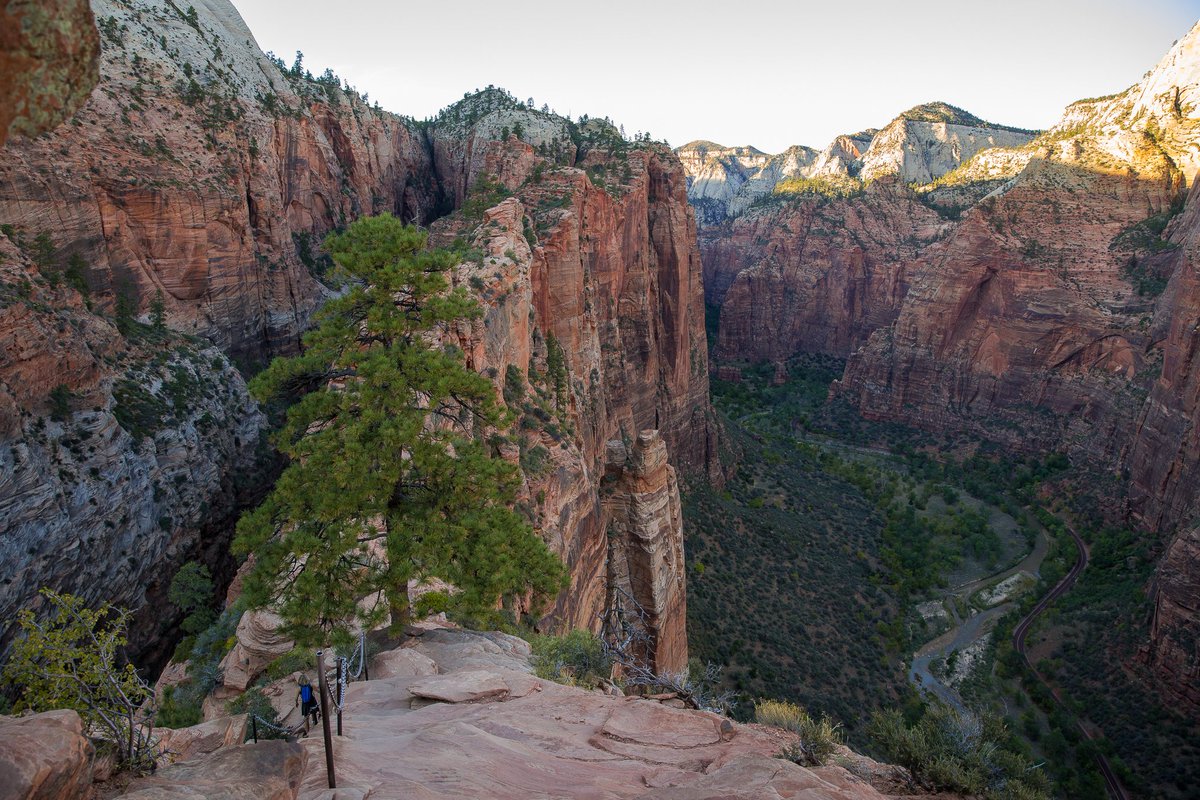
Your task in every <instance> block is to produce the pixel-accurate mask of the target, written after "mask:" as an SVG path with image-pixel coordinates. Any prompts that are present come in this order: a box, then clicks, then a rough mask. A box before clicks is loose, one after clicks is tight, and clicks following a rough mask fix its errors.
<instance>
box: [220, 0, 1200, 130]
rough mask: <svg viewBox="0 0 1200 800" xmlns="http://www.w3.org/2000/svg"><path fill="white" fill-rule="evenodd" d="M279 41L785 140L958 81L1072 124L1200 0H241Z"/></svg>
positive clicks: (268, 39)
mask: <svg viewBox="0 0 1200 800" xmlns="http://www.w3.org/2000/svg"><path fill="white" fill-rule="evenodd" d="M233 3H234V5H235V6H236V7H237V8H238V10H239V11H240V12H241V13H242V16H243V17H244V19H245V20H246V22H247V24H248V25H249V26H250V29H251V30H252V31H253V32H254V35H255V38H256V39H257V40H258V43H259V46H260V47H262V49H263V50H272V51H274V52H275V53H276V54H277V55H279V56H280V57H282V58H283V59H284V61H286V62H287V63H288V64H291V63H292V61H293V59H294V58H295V52H296V51H297V50H301V51H303V52H304V64H305V66H306V67H307V68H308V69H310V70H311V71H312V72H313V74H320V73H321V72H322V71H324V69H325V68H326V67H331V68H333V70H334V72H336V73H337V74H338V75H339V76H341V77H342V78H343V79H344V80H347V81H349V82H350V83H351V84H352V85H353V86H354V87H355V88H357V89H358V90H359V91H360V92H366V93H368V94H369V96H370V99H371V100H372V101H376V100H377V101H379V103H380V105H382V106H383V107H384V108H385V109H387V110H389V111H393V112H395V113H398V114H406V115H408V116H412V117H417V118H423V117H427V116H432V115H433V114H434V113H436V112H437V110H438V109H439V108H441V107H443V106H446V105H448V104H450V103H452V102H454V101H455V100H458V99H460V98H461V97H462V96H463V94H464V93H465V92H470V91H473V90H475V89H477V88H483V87H485V86H487V85H489V84H492V85H495V86H500V87H503V88H505V89H508V90H509V91H511V92H512V93H513V94H514V95H516V96H517V97H518V98H521V99H525V98H527V97H533V98H534V100H535V102H536V103H537V105H538V107H539V108H540V107H541V106H542V104H543V103H547V104H549V105H550V107H551V108H552V109H554V110H555V111H557V112H558V113H560V114H570V115H571V116H572V117H576V118H577V117H578V116H579V115H580V114H588V115H590V116H595V117H603V116H608V117H610V118H612V120H613V121H614V122H616V123H618V124H622V125H624V126H625V130H626V132H627V134H629V135H630V136H632V135H633V134H634V133H636V132H638V131H648V132H649V133H650V134H651V135H652V136H654V138H656V139H666V140H668V141H669V142H670V143H671V144H672V145H673V146H678V145H681V144H684V143H686V142H688V141H691V140H693V139H708V140H711V141H715V142H718V143H720V144H724V145H745V144H749V145H754V146H756V147H758V148H759V149H761V150H765V151H767V152H771V153H776V152H780V151H782V150H784V149H785V148H787V147H788V146H790V145H793V144H806V145H809V146H812V147H818V148H819V147H823V146H824V145H826V144H828V143H829V141H831V140H832V139H833V137H835V136H837V135H838V134H841V133H852V132H855V131H859V130H862V129H864V128H869V127H876V128H877V127H882V126H883V125H885V124H887V123H888V122H889V121H890V120H891V119H893V118H894V117H895V116H896V115H897V114H899V113H900V112H902V111H904V110H905V109H908V108H910V107H912V106H914V105H917V104H919V103H924V102H928V101H932V100H942V101H945V102H948V103H951V104H953V105H956V106H960V107H962V108H965V109H967V110H968V111H970V112H971V113H973V114H975V115H977V116H979V117H982V118H984V119H986V120H989V121H992V122H998V123H1002V124H1007V125H1016V126H1018V127H1022V128H1045V127H1048V126H1050V125H1052V124H1054V123H1055V122H1056V121H1057V120H1058V118H1059V116H1060V114H1061V112H1062V109H1063V107H1064V106H1066V105H1067V104H1068V103H1070V102H1072V101H1074V100H1078V99H1080V98H1083V97H1095V96H1098V95H1105V94H1111V93H1113V92H1118V91H1121V90H1123V89H1125V88H1127V87H1128V86H1130V85H1131V84H1133V83H1136V82H1137V81H1138V80H1140V79H1141V77H1142V74H1143V73H1145V72H1146V71H1147V70H1149V69H1151V68H1152V67H1153V66H1154V65H1155V64H1156V63H1157V62H1158V60H1159V59H1160V58H1161V57H1162V56H1163V54H1165V53H1166V51H1167V49H1168V48H1169V47H1170V46H1171V44H1172V42H1174V41H1175V40H1176V39H1178V38H1180V37H1182V36H1183V35H1184V34H1185V33H1187V31H1188V30H1189V29H1190V28H1191V26H1192V25H1193V24H1194V23H1195V22H1196V20H1197V19H1198V18H1200V0H995V1H994V2H987V3H984V2H979V0H954V2H948V1H945V0H857V2H853V3H839V2H830V0H821V2H795V1H793V2H786V1H785V0H775V2H763V1H762V0H739V2H707V1H698V2H687V3H684V2H671V3H666V2H656V0H605V2H597V3H583V2H572V0H566V1H565V2H564V1H563V0H557V1H556V2H548V1H546V0H504V1H503V2H498V1H496V0H493V1H491V2H484V1H481V0H433V1H432V2H431V1H430V0H425V2H420V3H417V2H412V0H390V1H389V0H337V2H330V0H233Z"/></svg>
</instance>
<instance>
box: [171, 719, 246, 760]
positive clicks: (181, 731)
mask: <svg viewBox="0 0 1200 800" xmlns="http://www.w3.org/2000/svg"><path fill="white" fill-rule="evenodd" d="M248 724H249V718H248V717H247V716H246V715H245V714H237V715H235V716H231V717H219V718H218V719H214V720H209V721H208V722H201V723H200V724H199V725H191V726H189V727H187V728H155V729H154V738H155V740H156V741H157V742H158V761H159V764H160V765H164V764H173V763H175V762H177V761H190V760H191V759H193V758H198V757H200V756H204V755H208V754H209V753H215V752H216V751H218V750H220V749H221V748H223V747H234V746H236V745H239V744H241V743H242V742H244V741H246V729H247V726H248Z"/></svg>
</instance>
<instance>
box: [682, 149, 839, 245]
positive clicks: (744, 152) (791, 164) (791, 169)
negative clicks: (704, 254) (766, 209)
mask: <svg viewBox="0 0 1200 800" xmlns="http://www.w3.org/2000/svg"><path fill="white" fill-rule="evenodd" d="M675 153H676V155H678V156H679V160H680V162H682V163H683V168H684V169H685V170H687V175H688V199H689V200H690V201H691V203H692V207H693V208H695V209H696V222H697V223H698V224H699V225H700V227H706V226H708V225H716V224H719V223H721V222H722V221H724V220H725V218H726V217H735V216H737V215H739V214H741V213H742V212H743V211H745V210H746V209H747V208H748V207H749V206H750V204H751V203H753V202H754V201H755V200H757V199H758V198H759V197H762V196H763V195H767V194H770V193H771V190H772V189H774V188H775V184H777V183H779V181H780V180H781V179H783V178H790V177H793V176H795V175H802V174H805V168H806V167H808V166H809V165H811V164H812V163H813V161H814V159H815V158H816V156H817V153H816V151H815V150H813V149H812V148H810V147H803V146H796V147H790V148H788V149H787V150H785V151H784V152H783V153H780V154H779V155H777V156H772V155H769V154H767V153H764V152H762V151H761V150H758V149H757V148H754V147H723V146H722V145H719V144H715V143H714V142H705V141H697V142H689V143H688V144H685V145H684V146H683V147H679V148H676V150H675Z"/></svg>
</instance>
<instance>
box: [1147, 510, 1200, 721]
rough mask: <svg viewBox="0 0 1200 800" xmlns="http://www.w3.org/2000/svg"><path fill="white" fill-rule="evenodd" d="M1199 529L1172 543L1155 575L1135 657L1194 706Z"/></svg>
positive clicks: (1199, 701) (1199, 671) (1199, 657)
mask: <svg viewBox="0 0 1200 800" xmlns="http://www.w3.org/2000/svg"><path fill="white" fill-rule="evenodd" d="M1197 641H1200V528H1189V529H1187V530H1185V531H1183V532H1182V533H1180V534H1179V535H1178V536H1176V538H1175V541H1174V542H1172V544H1171V547H1170V548H1169V549H1168V550H1167V553H1166V555H1164V556H1163V559H1162V563H1161V565H1160V566H1159V570H1158V580H1157V586H1156V592H1155V595H1154V617H1153V621H1152V622H1151V624H1150V643H1149V644H1148V645H1147V646H1146V647H1145V648H1143V650H1142V653H1141V654H1140V655H1141V657H1142V658H1143V660H1144V661H1146V662H1147V663H1148V664H1149V665H1150V668H1151V669H1152V670H1153V671H1154V673H1155V675H1157V676H1158V677H1159V678H1160V679H1161V680H1162V682H1163V685H1164V686H1165V687H1166V688H1167V691H1168V692H1169V693H1170V694H1172V695H1173V696H1174V697H1175V699H1176V700H1177V701H1178V702H1180V703H1183V704H1185V705H1186V706H1190V707H1192V708H1196V707H1200V680H1198V679H1200V654H1197V652H1196V642H1197Z"/></svg>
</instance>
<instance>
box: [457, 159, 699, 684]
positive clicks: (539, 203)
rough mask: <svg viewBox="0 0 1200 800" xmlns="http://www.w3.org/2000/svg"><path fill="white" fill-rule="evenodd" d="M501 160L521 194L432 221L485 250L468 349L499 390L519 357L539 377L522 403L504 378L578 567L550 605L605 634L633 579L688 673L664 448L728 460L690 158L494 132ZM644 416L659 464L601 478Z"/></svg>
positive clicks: (674, 507)
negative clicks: (715, 396)
mask: <svg viewBox="0 0 1200 800" xmlns="http://www.w3.org/2000/svg"><path fill="white" fill-rule="evenodd" d="M489 164H490V166H489V172H490V174H495V175H500V176H506V177H505V182H506V183H507V185H509V186H510V187H511V191H512V194H513V196H512V197H511V198H509V199H507V200H504V201H503V202H501V203H499V204H498V205H496V206H495V207H493V208H491V209H489V210H487V211H486V212H484V214H483V218H482V221H476V220H473V219H466V218H464V215H455V216H453V217H451V218H449V219H447V220H446V221H445V222H444V223H439V224H438V225H437V226H435V230H437V231H438V236H439V237H441V238H442V239H444V240H448V239H450V238H452V237H454V236H463V235H467V236H471V237H472V241H473V242H474V243H475V244H476V246H477V247H478V248H479V252H480V253H481V255H480V256H479V258H478V260H477V261H476V262H474V263H467V264H464V265H463V266H462V267H461V268H460V278H461V280H464V281H467V282H468V283H469V285H471V286H474V287H476V288H477V290H479V292H480V294H481V297H482V298H483V300H484V302H485V307H486V311H487V313H486V315H485V317H484V319H483V320H481V321H479V322H478V323H476V324H475V325H474V326H473V329H472V330H471V331H469V332H468V331H464V333H463V342H464V345H465V349H466V350H467V352H468V358H469V361H470V362H471V363H472V364H473V365H475V366H476V367H477V368H480V369H490V370H494V373H493V374H495V375H496V376H497V382H498V383H500V384H502V385H506V384H511V382H512V378H511V377H510V373H511V371H513V370H515V372H516V375H518V376H520V382H521V384H522V385H525V384H527V385H528V389H527V392H526V394H525V395H524V396H523V397H522V398H521V399H519V400H514V398H513V394H514V393H513V392H512V391H511V387H506V388H510V391H509V392H508V393H507V396H508V398H509V400H510V406H513V407H514V408H515V409H517V410H518V411H519V412H520V414H521V422H520V425H519V426H518V427H519V429H520V431H519V434H514V435H515V436H516V438H517V439H518V441H516V442H513V443H511V444H510V445H508V447H509V448H511V449H510V453H511V454H512V457H514V458H518V457H519V459H520V461H521V464H522V467H523V468H524V470H525V473H526V476H527V482H528V510H529V513H530V516H531V518H532V519H534V521H535V525H536V526H537V527H538V528H539V529H540V530H541V531H542V533H543V536H544V537H545V538H546V540H547V541H548V542H550V543H551V545H552V546H553V547H554V548H555V549H556V550H557V551H558V552H560V553H562V554H563V555H564V557H565V558H566V560H567V563H568V564H570V565H571V577H572V580H571V587H570V589H569V590H567V591H566V592H564V593H563V594H562V595H561V596H560V597H559V598H558V600H557V603H556V605H555V608H554V609H553V614H554V615H556V616H557V617H559V618H560V619H562V620H563V621H565V622H567V623H569V624H570V625H571V626H574V627H586V628H591V629H598V628H599V626H600V624H601V620H602V617H603V616H604V612H605V611H606V608H607V606H608V603H609V601H610V600H611V598H612V597H613V596H614V592H615V591H616V590H617V589H621V590H623V591H625V592H626V593H628V594H630V595H632V596H635V597H637V602H638V603H639V604H642V605H643V607H644V610H645V612H646V613H647V615H648V619H649V621H650V627H651V631H650V633H651V636H652V637H653V639H654V641H655V642H656V645H655V647H654V648H653V650H652V652H651V653H650V660H651V661H653V663H655V664H656V665H657V666H659V667H660V668H668V669H672V670H677V669H681V668H683V666H684V665H686V661H687V650H686V647H687V643H686V635H685V630H684V616H685V598H684V587H683V571H682V570H683V564H682V539H683V530H682V520H681V518H680V516H679V495H678V487H677V482H676V480H675V478H674V470H673V469H672V468H671V467H670V465H669V464H668V463H667V458H668V457H669V458H670V460H672V461H674V462H675V463H676V464H678V465H680V466H681V467H682V468H683V469H684V470H686V471H687V472H690V473H692V474H695V475H697V476H698V477H703V476H705V475H708V476H713V477H715V476H716V475H717V474H718V473H719V469H720V467H719V464H718V461H717V427H716V424H715V421H714V419H713V413H712V410H711V407H710V406H709V403H708V397H707V393H708V359H707V353H706V345H705V338H704V327H703V326H704V321H703V287H702V283H701V276H700V268H699V258H698V255H697V251H696V246H695V223H694V221H693V218H692V215H691V211H690V209H689V207H688V205H687V198H686V193H685V181H684V176H683V170H682V168H681V167H680V165H679V162H678V160H677V159H676V158H675V157H674V155H673V154H671V153H670V152H669V151H668V150H666V148H662V147H655V146H645V147H639V148H622V149H621V150H620V151H619V152H618V153H616V154H611V153H608V152H607V151H604V150H602V149H600V148H595V149H593V151H592V152H587V153H585V155H584V157H583V159H582V161H581V162H580V164H581V166H582V167H583V168H578V167H566V166H554V164H553V161H548V160H546V159H544V158H541V157H536V155H535V153H534V148H533V147H532V146H531V145H529V144H526V143H524V142H519V141H517V140H516V139H515V138H512V139H509V140H508V141H507V142H506V143H504V144H503V145H501V144H500V143H493V145H492V147H491V149H490V155H489ZM597 166H603V167H604V172H605V173H606V174H609V175H613V174H614V173H615V174H616V175H617V176H618V177H617V178H615V179H612V182H611V183H608V184H607V188H602V187H601V186H599V185H597V184H596V183H594V182H593V180H592V177H590V176H592V175H598V174H599V171H598V170H597V169H596V167H597ZM555 353H558V354H559V355H561V358H562V362H561V366H555V365H556V364H558V363H559V362H558V361H557V359H558V358H559V355H555ZM556 372H557V375H556V374H555V373H556ZM648 429H650V430H657V431H660V432H661V438H659V436H658V434H653V435H651V434H645V436H649V437H650V438H648V439H647V443H646V444H645V448H649V450H647V452H648V453H650V454H649V455H646V456H645V457H644V458H640V460H639V458H634V459H633V462H636V463H637V464H642V462H643V461H645V462H646V463H649V462H650V461H653V462H654V466H653V468H651V467H644V468H643V467H638V466H630V467H629V470H630V471H629V476H630V477H628V479H624V478H617V477H612V476H611V475H610V477H612V480H611V481H608V482H603V481H602V479H603V477H604V475H605V472H606V463H605V462H606V451H608V450H611V449H612V448H617V449H624V450H626V451H627V450H629V449H630V448H632V452H635V453H641V452H642V449H644V448H640V447H634V446H633V442H634V439H635V438H637V437H639V435H640V432H642V431H646V430H648ZM664 442H665V446H664ZM651 445H653V446H651ZM502 448H503V446H502ZM650 451H652V453H651V452H650ZM501 452H504V451H503V449H502V450H501ZM535 455H536V458H535V457H534V456H535ZM633 462H631V463H633ZM659 462H661V463H659ZM609 469H610V472H611V467H610V468H609ZM617 472H618V473H619V474H623V473H620V469H618V470H617ZM651 484H653V486H651ZM651 495H652V496H653V502H651V501H650V500H648V499H647V498H648V497H650V496H651ZM602 497H603V500H602ZM630 509H634V510H633V511H630ZM617 531H622V532H623V533H620V534H618V533H617ZM614 537H615V538H614ZM630 576H633V577H632V578H631V577H630ZM650 576H653V577H650Z"/></svg>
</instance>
